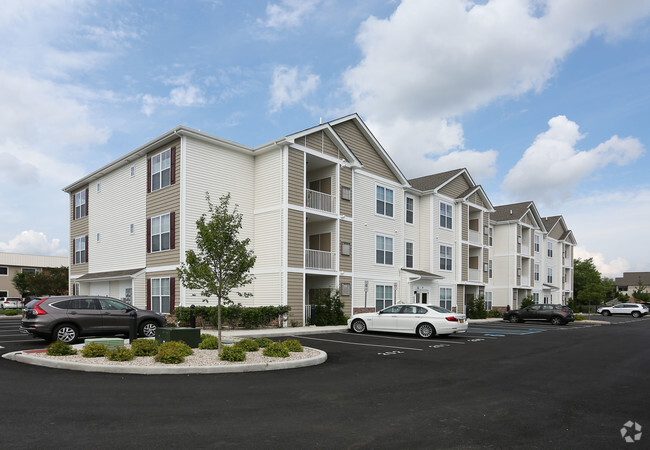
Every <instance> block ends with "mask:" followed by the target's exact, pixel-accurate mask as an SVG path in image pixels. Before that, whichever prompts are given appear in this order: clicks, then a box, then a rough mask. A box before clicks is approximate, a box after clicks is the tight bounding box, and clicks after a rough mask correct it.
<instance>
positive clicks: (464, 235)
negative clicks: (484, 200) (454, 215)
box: [460, 203, 469, 241]
mask: <svg viewBox="0 0 650 450" xmlns="http://www.w3.org/2000/svg"><path fill="white" fill-rule="evenodd" d="M460 211H461V224H460V226H461V239H462V240H463V241H467V240H468V239H469V205H467V204H465V203H461V204H460Z"/></svg>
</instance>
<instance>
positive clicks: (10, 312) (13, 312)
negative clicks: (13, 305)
mask: <svg viewBox="0 0 650 450" xmlns="http://www.w3.org/2000/svg"><path fill="white" fill-rule="evenodd" d="M20 312H21V311H20V310H19V309H8V310H7V311H4V315H5V316H17V315H18V313H20Z"/></svg>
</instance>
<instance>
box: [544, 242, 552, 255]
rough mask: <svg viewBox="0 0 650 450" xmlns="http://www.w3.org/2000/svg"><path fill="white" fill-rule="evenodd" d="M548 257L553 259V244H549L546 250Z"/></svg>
mask: <svg viewBox="0 0 650 450" xmlns="http://www.w3.org/2000/svg"><path fill="white" fill-rule="evenodd" d="M546 255H547V256H548V257H549V258H552V257H553V243H552V242H549V243H548V247H547V250H546Z"/></svg>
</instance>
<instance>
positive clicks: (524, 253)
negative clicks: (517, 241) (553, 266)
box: [521, 244, 530, 256]
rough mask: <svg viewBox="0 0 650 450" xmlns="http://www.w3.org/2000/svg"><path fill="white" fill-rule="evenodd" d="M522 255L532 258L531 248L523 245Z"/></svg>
mask: <svg viewBox="0 0 650 450" xmlns="http://www.w3.org/2000/svg"><path fill="white" fill-rule="evenodd" d="M521 254H522V255H524V256H530V247H529V246H527V245H524V244H521Z"/></svg>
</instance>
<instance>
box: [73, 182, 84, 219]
mask: <svg viewBox="0 0 650 450" xmlns="http://www.w3.org/2000/svg"><path fill="white" fill-rule="evenodd" d="M82 217H86V190H85V189H84V190H83V191H81V192H77V193H76V194H75V195H74V218H75V220H77V219H81V218H82Z"/></svg>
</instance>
